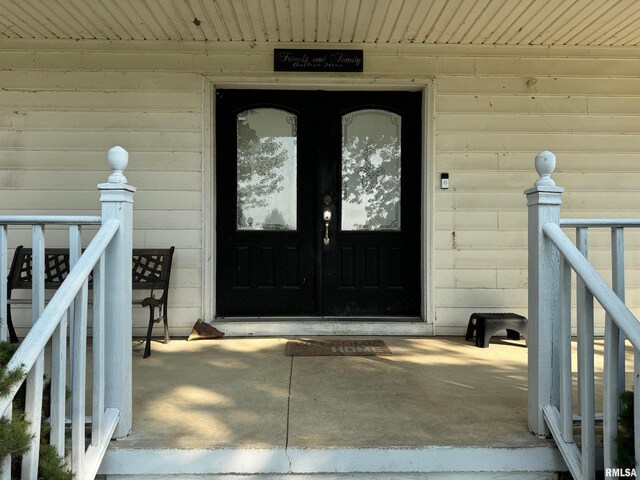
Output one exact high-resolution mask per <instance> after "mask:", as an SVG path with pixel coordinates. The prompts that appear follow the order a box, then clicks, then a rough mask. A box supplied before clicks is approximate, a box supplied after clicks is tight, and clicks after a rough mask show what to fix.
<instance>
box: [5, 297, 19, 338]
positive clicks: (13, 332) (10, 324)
mask: <svg viewBox="0 0 640 480" xmlns="http://www.w3.org/2000/svg"><path fill="white" fill-rule="evenodd" d="M7 328H8V329H9V341H10V342H11V343H18V342H19V340H18V335H17V334H16V329H15V328H14V327H13V320H12V319H11V305H9V304H7Z"/></svg>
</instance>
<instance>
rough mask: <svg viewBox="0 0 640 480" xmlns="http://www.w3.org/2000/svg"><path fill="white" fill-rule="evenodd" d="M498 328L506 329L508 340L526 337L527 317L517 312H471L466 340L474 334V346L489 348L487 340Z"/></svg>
mask: <svg viewBox="0 0 640 480" xmlns="http://www.w3.org/2000/svg"><path fill="white" fill-rule="evenodd" d="M500 330H506V331H507V338H508V339H509V340H520V335H522V336H523V337H524V338H528V330H527V318H526V317H523V316H522V315H518V314H517V313H472V314H471V317H469V324H468V325H467V335H466V337H465V338H466V340H471V339H473V333H474V332H475V334H476V347H480V348H489V340H491V337H492V336H494V335H495V334H496V333H497V332H499V331H500Z"/></svg>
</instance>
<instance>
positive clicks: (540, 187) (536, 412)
mask: <svg viewBox="0 0 640 480" xmlns="http://www.w3.org/2000/svg"><path fill="white" fill-rule="evenodd" d="M555 167H556V157H555V155H554V154H553V153H551V152H540V153H539V154H538V155H537V156H536V171H537V172H538V174H539V175H540V178H539V179H538V180H537V181H536V183H535V184H534V187H533V188H530V189H528V190H526V191H525V192H524V193H525V195H526V196H527V206H528V210H529V338H527V346H528V354H529V362H528V363H529V366H528V375H529V429H530V430H531V431H532V432H533V433H535V434H536V435H540V436H543V435H544V436H547V435H549V430H548V429H547V426H546V424H545V421H544V418H543V414H542V408H543V407H545V406H547V405H558V402H559V400H558V399H559V384H558V383H559V382H558V379H557V376H558V374H559V370H558V369H559V359H558V358H559V355H558V351H559V348H558V341H559V335H558V331H559V324H560V285H559V274H558V272H559V254H558V251H557V250H556V248H555V247H554V246H553V244H552V243H551V241H550V240H549V239H548V238H546V236H545V235H544V233H543V232H542V227H543V226H544V225H545V224H547V223H559V221H560V205H561V204H562V192H563V191H564V188H562V187H557V186H556V184H555V182H554V181H553V180H552V179H551V173H553V171H554V169H555Z"/></svg>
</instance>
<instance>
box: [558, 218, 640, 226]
mask: <svg viewBox="0 0 640 480" xmlns="http://www.w3.org/2000/svg"><path fill="white" fill-rule="evenodd" d="M560 226H561V227H569V228H589V227H597V228H640V220H638V219H637V218H611V219H607V218H563V219H560Z"/></svg>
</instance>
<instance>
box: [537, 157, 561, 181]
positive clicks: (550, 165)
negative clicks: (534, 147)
mask: <svg viewBox="0 0 640 480" xmlns="http://www.w3.org/2000/svg"><path fill="white" fill-rule="evenodd" d="M555 169H556V156H555V155H554V154H553V153H551V152H548V151H546V150H545V151H544V152H540V153H539V154H538V155H536V171H537V172H538V175H540V178H539V179H538V180H536V183H535V186H536V187H555V185H556V182H554V181H553V180H552V179H551V174H552V173H553V171H554V170H555Z"/></svg>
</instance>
